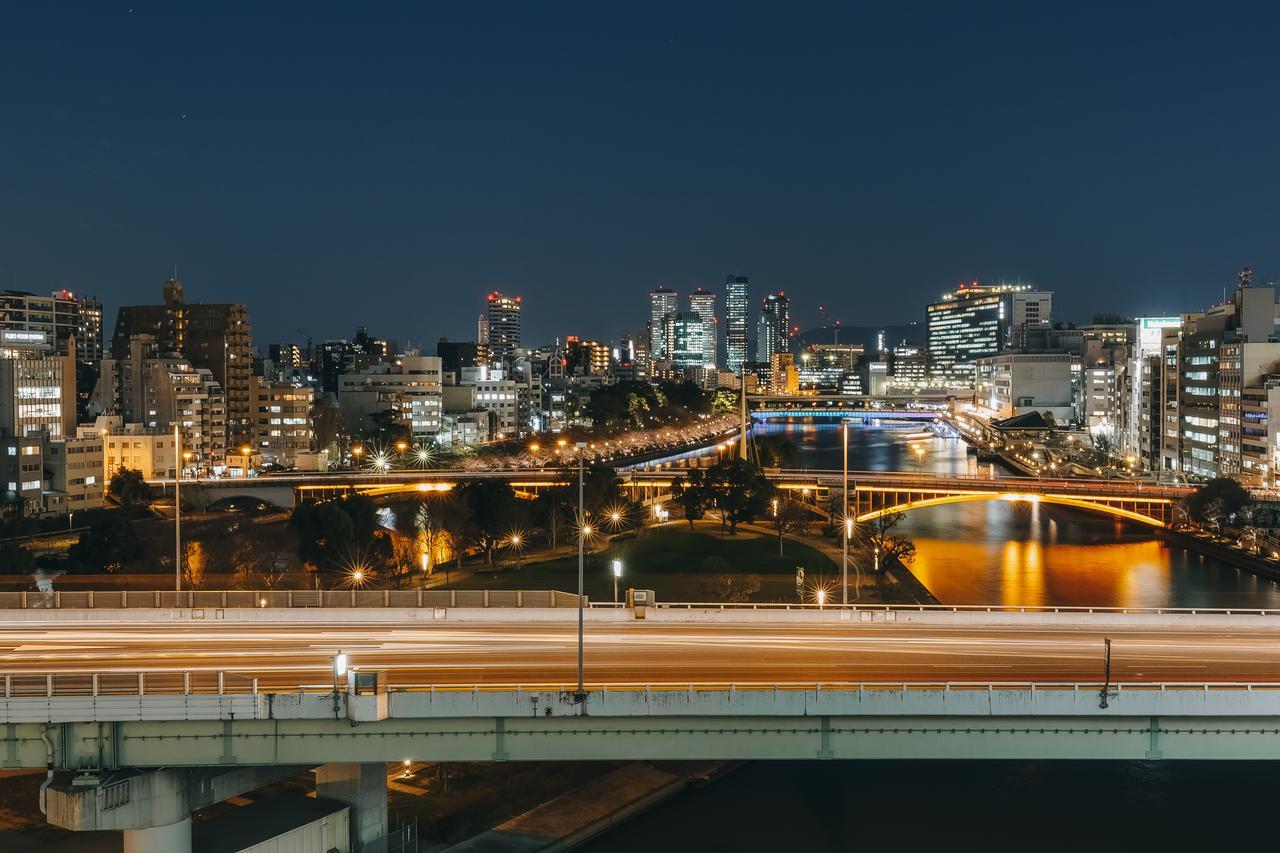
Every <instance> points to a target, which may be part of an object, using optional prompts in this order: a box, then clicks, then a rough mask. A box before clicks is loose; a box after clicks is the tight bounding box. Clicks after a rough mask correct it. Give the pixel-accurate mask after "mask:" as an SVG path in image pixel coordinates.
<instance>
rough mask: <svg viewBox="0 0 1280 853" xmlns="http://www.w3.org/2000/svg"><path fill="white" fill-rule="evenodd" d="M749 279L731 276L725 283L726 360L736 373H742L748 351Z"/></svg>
mask: <svg viewBox="0 0 1280 853" xmlns="http://www.w3.org/2000/svg"><path fill="white" fill-rule="evenodd" d="M749 311H750V309H749V308H748V307H747V277H746V276H745V275H731V276H729V277H728V278H726V279H725V283H724V316H725V325H724V328H725V334H724V338H725V359H726V361H727V363H728V366H729V369H730V370H731V371H733V372H734V373H740V372H742V365H743V364H744V363H745V362H746V361H747V359H748V357H749V356H748V350H747V339H748V334H747V315H748V313H749Z"/></svg>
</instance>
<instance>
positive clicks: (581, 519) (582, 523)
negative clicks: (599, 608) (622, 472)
mask: <svg viewBox="0 0 1280 853" xmlns="http://www.w3.org/2000/svg"><path fill="white" fill-rule="evenodd" d="M575 446H576V447H577V448H578V692H577V694H576V695H575V696H574V699H575V700H576V701H578V702H585V701H586V698H587V689H586V685H585V684H584V683H583V678H582V645H583V643H582V640H583V637H582V624H583V604H582V598H583V591H582V560H583V553H584V549H585V547H586V543H587V532H588V528H587V513H586V508H585V507H584V506H583V503H582V457H583V452H582V451H584V450H586V448H587V443H586V442H585V441H579V442H578V443H577V444H576V445H575Z"/></svg>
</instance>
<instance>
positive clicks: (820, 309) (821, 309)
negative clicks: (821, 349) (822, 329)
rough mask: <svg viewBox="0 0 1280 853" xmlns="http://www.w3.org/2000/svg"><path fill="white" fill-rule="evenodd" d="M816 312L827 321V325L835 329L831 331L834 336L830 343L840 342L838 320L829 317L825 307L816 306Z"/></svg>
mask: <svg viewBox="0 0 1280 853" xmlns="http://www.w3.org/2000/svg"><path fill="white" fill-rule="evenodd" d="M818 313H819V314H821V315H822V319H823V320H826V321H827V325H828V326H830V327H831V328H832V329H834V330H835V331H834V332H833V334H834V338H833V339H832V343H836V344H838V343H840V321H839V320H833V319H831V315H830V314H828V313H827V309H826V308H824V307H822V306H821V305H819V306H818Z"/></svg>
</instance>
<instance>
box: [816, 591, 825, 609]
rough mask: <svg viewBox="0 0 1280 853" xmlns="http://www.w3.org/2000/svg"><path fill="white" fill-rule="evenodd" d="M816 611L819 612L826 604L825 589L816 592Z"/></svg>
mask: <svg viewBox="0 0 1280 853" xmlns="http://www.w3.org/2000/svg"><path fill="white" fill-rule="evenodd" d="M817 596H818V609H819V610H821V609H822V607H823V605H825V604H826V603H827V591H826V590H825V589H820V590H818V593H817Z"/></svg>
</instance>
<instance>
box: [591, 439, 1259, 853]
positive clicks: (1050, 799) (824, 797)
mask: <svg viewBox="0 0 1280 853" xmlns="http://www.w3.org/2000/svg"><path fill="white" fill-rule="evenodd" d="M764 429H765V431H768V432H781V433H784V434H786V435H787V436H789V437H790V438H791V439H792V440H793V441H794V442H795V443H796V445H797V447H798V449H799V458H798V459H797V460H796V464H797V465H798V466H800V467H809V468H839V467H840V461H841V459H840V457H841V447H840V431H839V427H838V426H836V425H835V424H830V423H771V424H768V425H767V426H765V427H764ZM915 429H917V428H914V427H913V428H910V429H909V430H908V431H914V430H915ZM925 446H926V447H927V452H926V453H925V454H924V455H923V456H922V457H920V458H919V459H917V458H916V456H915V454H914V453H912V451H911V450H910V449H909V447H908V444H907V442H906V441H905V440H904V432H903V431H902V430H901V429H897V428H888V427H885V428H881V427H875V426H871V427H860V428H858V429H855V430H853V431H852V432H851V433H850V442H849V467H850V468H851V469H862V470H878V471H891V470H896V471H914V470H916V466H917V465H919V467H920V470H922V471H934V472H950V473H977V472H978V471H979V466H978V465H977V463H976V462H975V460H974V458H973V457H972V456H969V455H967V454H966V453H965V446H964V444H963V443H962V442H961V441H960V440H959V439H942V438H934V439H932V440H929V441H928V442H926V443H925ZM899 529H900V530H901V531H902V532H903V533H904V534H906V535H907V536H910V537H911V538H912V539H913V540H914V542H915V544H916V549H917V558H916V560H915V561H914V562H913V563H912V564H911V566H910V568H911V570H912V571H913V572H914V573H915V574H916V575H917V576H918V577H919V578H920V579H921V580H922V581H923V582H924V583H925V585H926V586H928V587H929V589H930V590H932V591H933V593H934V595H936V596H937V597H938V598H939V599H941V600H942V601H943V602H946V603H953V604H1048V605H1092V606H1111V607H1139V606H1144V607H1153V606H1182V607H1188V606H1205V607H1208V606H1216V607H1225V606H1238V607H1280V585H1277V584H1275V583H1272V582H1270V581H1264V580H1261V579H1259V578H1256V577H1254V576H1253V575H1250V574H1248V573H1247V572H1242V571H1240V570H1238V569H1235V568H1232V567H1231V566H1229V565H1225V564H1222V563H1219V562H1217V561H1215V560H1209V559H1205V558H1202V557H1199V556H1197V555H1194V554H1190V553H1188V552H1186V551H1184V550H1182V549H1180V548H1170V547H1169V546H1167V545H1165V544H1164V543H1162V542H1160V541H1159V540H1158V539H1156V538H1154V537H1153V536H1152V535H1151V533H1150V532H1149V530H1148V529H1146V528H1144V527H1142V526H1141V525H1138V524H1134V523H1129V522H1119V521H1115V520H1112V519H1110V518H1107V517H1105V516H1102V515H1096V514H1093V513H1090V512H1087V511H1084V510H1074V509H1070V508H1064V507H1050V506H1047V505H1044V504H1038V505H1037V504H1026V503H1008V502H1005V501H982V502H976V503H965V504H948V505H945V506H937V507H929V508H926V509H920V510H915V511H912V512H910V513H908V514H907V515H906V516H905V518H904V521H903V522H902V524H901V525H900V528H899ZM1276 768H1277V764H1276V763H1275V762H1247V761H1245V762H1168V761H1165V762H1134V761H1093V762H1077V761H1026V762H1009V761H954V762H933V761H900V762H890V761H830V762H807V761H780V762H763V761H757V762H751V763H748V764H746V765H745V766H744V767H742V768H741V769H740V770H737V771H736V772H733V773H731V774H730V775H729V776H728V777H726V778H724V779H722V780H720V781H718V782H716V783H714V784H712V785H709V786H707V787H705V788H701V789H695V790H690V791H687V792H685V793H683V794H681V795H679V796H677V797H676V798H674V799H673V800H671V801H670V802H668V803H665V804H663V805H661V806H659V807H658V808H656V809H654V810H653V811H651V812H648V813H646V814H644V815H641V816H640V817H638V818H636V819H635V820H634V821H632V822H630V823H627V824H624V825H622V826H621V827H619V828H618V829H617V830H615V831H613V832H611V833H609V834H607V835H605V836H602V837H601V838H600V839H598V840H596V841H595V842H593V843H591V844H589V845H587V847H585V848H584V850H586V851H590V853H604V852H605V851H611V852H612V853H631V851H641V850H654V849H663V850H667V851H670V853H680V851H686V850H687V851H699V853H719V851H726V853H727V851H738V850H782V849H787V850H804V851H814V853H826V851H844V850H861V849H880V848H883V849H891V850H967V849H982V850H1002V851H1003V850H1010V851H1013V850H1019V851H1020V850H1037V849H1045V850H1058V849H1067V848H1071V849H1099V850H1150V849H1167V850H1187V849H1214V848H1218V847H1221V846H1223V845H1224V843H1229V844H1235V845H1237V846H1239V845H1242V844H1243V845H1247V844H1252V843H1258V842H1261V841H1264V842H1265V843H1266V844H1267V845H1269V844H1270V843H1273V839H1272V833H1271V830H1270V828H1269V826H1268V824H1267V823H1266V821H1265V815H1267V814H1269V813H1270V807H1271V806H1270V796H1271V795H1270V793H1269V792H1270V785H1271V779H1272V778H1274V775H1275V772H1276ZM1228 798H1229V799H1228ZM1224 833H1226V834H1225V835H1224Z"/></svg>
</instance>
